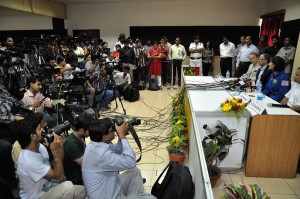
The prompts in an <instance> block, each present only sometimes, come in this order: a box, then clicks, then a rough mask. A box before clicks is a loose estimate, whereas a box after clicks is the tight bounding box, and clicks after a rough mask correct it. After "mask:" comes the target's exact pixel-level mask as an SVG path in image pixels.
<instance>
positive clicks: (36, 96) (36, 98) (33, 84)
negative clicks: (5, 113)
mask: <svg viewBox="0 0 300 199" xmlns="http://www.w3.org/2000/svg"><path fill="white" fill-rule="evenodd" d="M27 88H28V90H27V91H26V93H24V97H23V99H22V102H23V103H24V104H26V105H29V106H32V107H33V108H35V112H38V113H42V114H43V115H44V119H45V120H46V122H47V124H48V127H49V128H53V127H54V126H55V125H56V119H55V118H54V117H52V116H51V115H49V114H48V113H45V112H44V108H45V107H49V108H52V100H51V99H50V98H46V97H44V96H43V95H42V94H41V93H40V91H41V89H42V80H41V79H40V78H36V77H32V78H30V79H29V80H28V81H27Z"/></svg>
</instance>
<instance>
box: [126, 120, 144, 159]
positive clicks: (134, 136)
mask: <svg viewBox="0 0 300 199" xmlns="http://www.w3.org/2000/svg"><path fill="white" fill-rule="evenodd" d="M128 129H129V132H130V133H131V135H132V137H133V139H134V141H135V143H136V144H137V145H138V147H139V149H140V157H139V158H138V159H137V160H136V162H139V161H141V159H142V145H141V142H140V138H139V137H138V135H137V134H136V132H135V130H134V128H133V126H132V125H131V124H129V125H128Z"/></svg>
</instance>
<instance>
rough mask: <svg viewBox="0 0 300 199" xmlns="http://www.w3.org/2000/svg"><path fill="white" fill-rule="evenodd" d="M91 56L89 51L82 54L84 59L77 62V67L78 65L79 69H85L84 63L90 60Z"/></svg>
mask: <svg viewBox="0 0 300 199" xmlns="http://www.w3.org/2000/svg"><path fill="white" fill-rule="evenodd" d="M91 57H92V55H91V54H90V53H88V54H86V55H85V56H84V60H83V61H81V62H79V63H78V67H79V68H80V69H85V64H86V63H87V62H89V61H91Z"/></svg>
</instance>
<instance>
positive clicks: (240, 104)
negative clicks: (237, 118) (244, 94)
mask: <svg viewBox="0 0 300 199" xmlns="http://www.w3.org/2000/svg"><path fill="white" fill-rule="evenodd" d="M236 105H237V106H244V103H243V102H242V103H237V104H236Z"/></svg>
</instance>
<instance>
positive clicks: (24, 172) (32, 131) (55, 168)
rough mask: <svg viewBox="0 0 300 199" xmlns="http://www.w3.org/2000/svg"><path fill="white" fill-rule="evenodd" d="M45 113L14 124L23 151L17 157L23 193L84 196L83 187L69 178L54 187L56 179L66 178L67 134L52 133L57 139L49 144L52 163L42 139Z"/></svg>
mask: <svg viewBox="0 0 300 199" xmlns="http://www.w3.org/2000/svg"><path fill="white" fill-rule="evenodd" d="M42 121H43V115H42V114H40V113H33V114H31V115H28V117H26V118H25V119H24V120H20V121H17V122H16V123H15V124H14V128H15V130H16V131H17V132H18V136H17V140H18V141H19V143H20V145H21V147H22V151H21V154H20V157H19V159H18V174H19V180H20V196H21V198H22V199H26V198H28V199H31V198H70V199H73V198H78V199H79V198H84V197H85V195H86V194H85V190H84V187H83V186H79V185H73V184H72V182H70V181H65V182H62V183H60V184H58V185H56V186H53V181H52V180H53V179H55V180H59V181H63V180H64V170H63V159H64V142H65V136H64V135H62V136H58V135H56V134H55V133H53V136H54V141H53V142H52V143H47V142H46V140H45V139H44V140H45V142H46V143H47V144H50V147H49V149H50V151H51V153H52V155H53V161H52V162H51V164H50V162H49V154H48V152H47V149H46V147H45V146H44V145H42V144H41V142H43V141H44V140H43V136H42V132H43V130H44V129H43V127H42Z"/></svg>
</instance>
